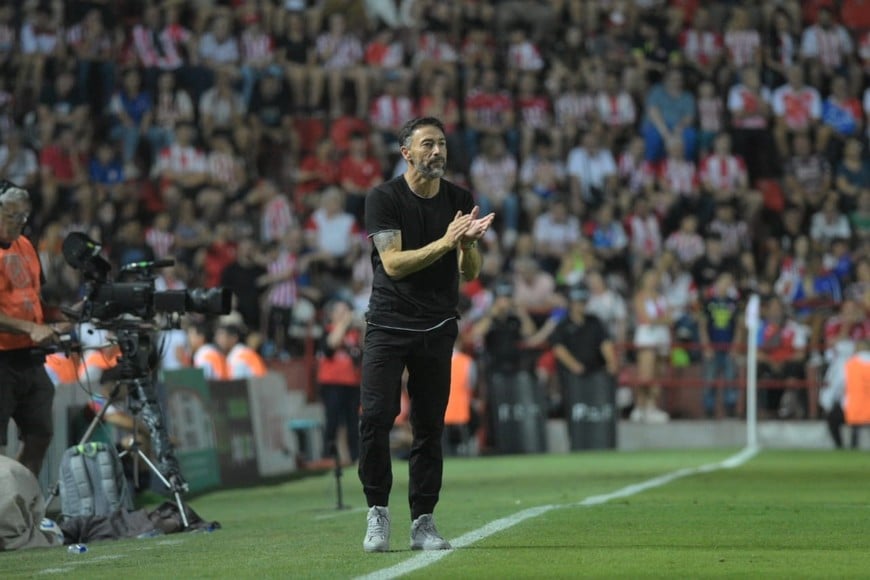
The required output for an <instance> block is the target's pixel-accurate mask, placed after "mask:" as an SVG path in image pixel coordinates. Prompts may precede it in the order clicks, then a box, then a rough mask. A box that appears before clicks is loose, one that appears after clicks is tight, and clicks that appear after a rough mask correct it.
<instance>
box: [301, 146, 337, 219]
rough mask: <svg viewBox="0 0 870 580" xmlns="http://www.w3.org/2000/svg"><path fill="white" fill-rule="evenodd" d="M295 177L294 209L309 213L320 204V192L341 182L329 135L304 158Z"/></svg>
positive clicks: (304, 213) (305, 213) (303, 213)
mask: <svg viewBox="0 0 870 580" xmlns="http://www.w3.org/2000/svg"><path fill="white" fill-rule="evenodd" d="M295 178H296V183H295V187H294V192H293V197H294V202H295V204H294V205H295V208H294V209H295V210H296V212H297V213H298V214H300V215H307V214H309V213H311V212H312V211H314V210H315V209H317V208H318V207H319V206H320V192H322V191H323V190H325V189H326V188H327V187H329V186H331V185H338V183H339V170H338V158H337V155H336V151H335V146H334V144H333V142H332V140H331V139H330V138H329V137H324V138H323V139H321V140H320V141H318V142H317V146H316V147H315V148H314V152H313V153H310V154H308V155H306V156H305V157H303V158H302V161H301V163H300V164H299V169H298V170H297V171H296V174H295Z"/></svg>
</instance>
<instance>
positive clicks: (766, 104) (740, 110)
mask: <svg viewBox="0 0 870 580" xmlns="http://www.w3.org/2000/svg"><path fill="white" fill-rule="evenodd" d="M740 81H741V82H739V83H737V84H735V85H733V86H732V87H731V88H730V89H729V91H728V112H729V113H730V116H731V135H732V138H733V139H734V153H735V154H736V155H737V156H739V157H740V158H741V159H743V160H744V162H745V163H746V170H747V173H748V174H749V181H750V183H755V180H756V179H758V178H760V177H767V176H770V175H772V174H773V173H774V171H775V159H774V152H775V149H774V143H773V140H772V138H771V136H770V121H771V116H772V111H771V107H770V100H771V95H770V89H768V88H767V87H766V86H764V85H762V84H761V72H760V71H759V69H758V68H757V67H746V68H745V69H743V71H742V72H741V73H740Z"/></svg>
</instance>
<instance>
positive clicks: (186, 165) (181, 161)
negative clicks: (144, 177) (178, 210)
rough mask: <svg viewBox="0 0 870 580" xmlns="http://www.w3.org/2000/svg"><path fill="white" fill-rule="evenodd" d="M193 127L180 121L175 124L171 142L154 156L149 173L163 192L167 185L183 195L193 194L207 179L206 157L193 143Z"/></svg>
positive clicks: (192, 195)
mask: <svg viewBox="0 0 870 580" xmlns="http://www.w3.org/2000/svg"><path fill="white" fill-rule="evenodd" d="M195 137H196V128H195V127H194V126H193V125H192V124H190V123H183V124H181V125H179V126H178V127H177V128H176V134H175V142H174V143H173V144H172V145H170V146H169V147H164V148H163V149H162V150H161V151H160V153H159V155H158V156H157V158H156V159H155V164H154V167H153V169H152V171H151V173H152V175H153V176H154V177H155V178H157V179H158V180H159V182H160V186H161V189H162V190H163V191H164V192H165V191H166V190H167V189H168V188H169V186H174V187H176V188H178V189H179V190H180V191H181V193H182V194H183V195H184V196H185V197H193V198H195V197H196V195H197V194H198V193H199V190H200V188H202V187H203V186H204V185H205V184H206V180H207V179H208V173H207V171H208V160H207V158H206V156H205V153H204V152H203V151H202V149H200V148H199V147H197V146H196V145H195V144H194V139H195Z"/></svg>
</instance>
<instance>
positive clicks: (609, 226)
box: [586, 202, 628, 276]
mask: <svg viewBox="0 0 870 580" xmlns="http://www.w3.org/2000/svg"><path fill="white" fill-rule="evenodd" d="M586 229H587V231H588V235H589V237H590V239H591V240H592V247H593V248H594V249H595V254H596V256H597V257H598V259H599V260H600V261H601V264H602V266H603V270H604V272H605V273H607V274H617V275H620V276H626V275H627V274H628V255H627V250H628V236H627V235H626V233H625V228H623V227H622V223H620V221H619V220H617V219H616V215H615V210H614V207H613V205H612V204H610V203H606V202H605V203H604V204H602V205H601V207H599V208H598V211H597V212H595V218H594V219H593V220H592V221H591V222H590V223H589V224H587V225H586Z"/></svg>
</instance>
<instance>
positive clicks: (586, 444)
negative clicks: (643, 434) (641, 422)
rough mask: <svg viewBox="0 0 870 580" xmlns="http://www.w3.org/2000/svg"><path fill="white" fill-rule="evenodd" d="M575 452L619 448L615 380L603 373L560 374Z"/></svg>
mask: <svg viewBox="0 0 870 580" xmlns="http://www.w3.org/2000/svg"><path fill="white" fill-rule="evenodd" d="M559 380H560V381H561V383H562V390H563V392H564V399H563V400H564V401H565V414H566V417H565V419H567V421H568V438H569V441H570V445H571V450H572V451H579V450H583V449H615V448H616V420H617V409H616V380H615V379H614V377H613V376H612V375H610V374H609V373H607V372H604V371H597V372H593V373H589V374H586V375H575V374H573V373H570V372H567V371H565V370H562V371H561V372H560V373H559Z"/></svg>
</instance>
